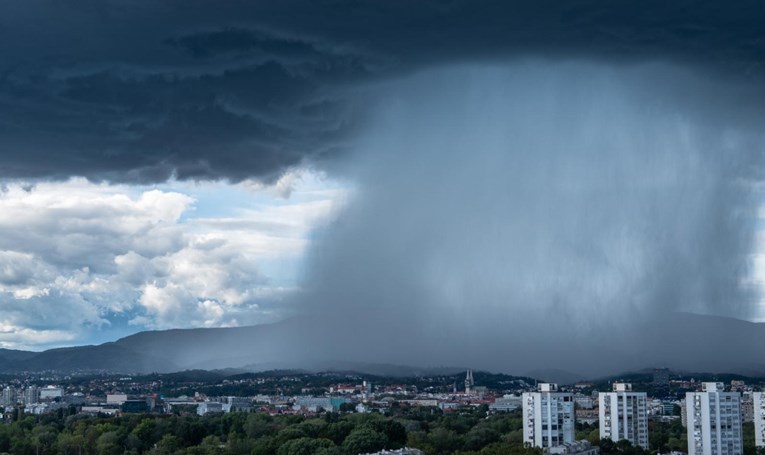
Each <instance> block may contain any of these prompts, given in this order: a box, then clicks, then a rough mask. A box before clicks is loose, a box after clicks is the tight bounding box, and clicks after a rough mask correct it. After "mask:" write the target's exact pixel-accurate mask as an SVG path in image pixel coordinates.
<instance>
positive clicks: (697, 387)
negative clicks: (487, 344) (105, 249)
mask: <svg viewBox="0 0 765 455" xmlns="http://www.w3.org/2000/svg"><path fill="white" fill-rule="evenodd" d="M463 374H464V380H460V381H456V380H453V381H452V383H451V384H449V383H448V379H449V378H447V377H440V378H436V379H434V378H418V379H417V381H411V382H409V381H408V380H407V379H406V378H399V379H398V380H396V379H394V378H386V379H385V381H383V382H384V383H379V384H375V383H373V382H372V381H371V380H370V379H363V376H362V375H354V374H345V375H343V374H339V373H323V374H316V375H307V374H300V375H296V374H290V373H289V372H285V373H278V372H273V373H270V374H267V375H266V374H264V375H255V374H251V375H245V376H243V377H239V378H237V377H233V378H226V379H222V380H212V379H210V378H206V379H205V378H202V379H194V378H193V377H190V378H186V379H173V380H168V379H167V378H166V377H165V376H163V375H156V376H151V377H139V378H133V377H130V376H122V377H115V376H113V375H102V376H93V377H89V378H85V379H78V380H73V378H72V377H59V378H57V377H51V378H44V377H39V378H35V380H34V381H32V380H31V379H30V378H22V377H19V378H15V379H12V380H8V381H7V382H6V383H5V385H4V387H3V389H2V397H1V399H0V406H2V415H1V416H2V419H3V420H4V421H6V422H9V421H13V420H18V419H20V418H21V417H22V416H26V415H38V416H39V415H44V414H46V413H59V414H69V415H74V414H91V415H101V416H119V415H124V414H136V413H140V414H184V413H185V414H196V415H199V416H204V415H207V414H211V413H234V412H248V413H264V414H270V415H289V414H296V415H302V416H310V415H319V414H323V413H328V412H330V413H374V412H377V413H385V412H386V410H389V409H391V408H395V407H411V408H433V409H438V410H440V411H441V412H445V413H449V412H459V411H460V410H462V409H465V408H473V409H475V408H481V409H485V412H486V413H487V415H489V414H494V413H508V412H520V413H521V414H522V417H523V442H524V446H526V447H538V448H541V449H543V451H544V452H545V453H551V454H561V455H564V454H571V455H573V454H576V455H597V454H598V453H599V447H597V446H594V445H592V444H591V442H590V441H587V440H581V439H580V440H577V438H576V433H577V423H579V424H580V426H581V424H586V425H590V426H596V428H597V429H598V431H599V437H600V438H602V439H610V440H612V441H614V442H618V441H628V442H629V443H630V444H631V445H632V446H635V447H640V448H642V449H645V450H648V449H649V420H651V419H656V420H661V421H663V422H671V421H677V420H679V421H680V422H681V423H682V425H683V427H684V428H686V432H687V448H688V451H687V453H688V454H689V455H742V454H743V446H744V442H743V434H744V432H743V430H742V426H743V424H746V423H751V422H753V424H754V438H755V441H754V443H755V445H756V447H758V448H759V447H763V448H765V397H763V393H765V392H762V391H761V390H765V387H763V384H747V383H746V382H745V381H743V380H737V379H733V380H730V381H728V382H727V383H723V382H720V381H707V380H695V379H692V378H691V379H685V378H681V379H671V378H670V372H669V370H667V369H656V370H654V371H653V374H652V378H651V380H650V382H643V383H642V384H643V386H644V388H646V389H648V390H647V391H646V390H638V387H636V386H633V384H632V383H629V382H626V381H606V382H600V383H592V382H580V383H576V384H571V385H565V386H563V385H561V386H559V385H557V384H554V383H545V382H538V381H534V380H532V379H529V378H513V377H508V379H507V380H505V381H499V382H498V384H500V385H501V387H497V386H496V385H497V381H494V385H495V387H487V386H486V385H482V384H480V383H479V382H478V381H476V378H475V374H474V372H473V371H471V370H468V371H467V372H466V373H463ZM45 379H50V380H58V381H59V382H60V383H61V384H64V383H66V384H67V385H58V384H49V385H38V384H33V383H31V382H37V383H39V382H40V381H44V380H45ZM317 379H318V381H317ZM335 380H337V381H336V382H335ZM353 380H356V381H353ZM394 381H398V382H394ZM317 382H318V383H319V384H327V385H318V386H317ZM413 382H415V383H416V384H415V383H413ZM168 383H169V384H170V385H168ZM428 383H432V384H433V385H431V386H428V385H427V384H428ZM635 385H637V384H635ZM298 388H299V392H298ZM168 389H170V390H177V391H187V392H189V393H188V394H185V393H184V394H178V395H170V394H168V393H166V392H161V390H168ZM195 389H197V390H196V391H193V390H195ZM216 389H217V390H220V393H215V392H216ZM269 389H271V390H272V392H273V393H256V394H251V395H245V394H241V395H231V394H227V393H226V392H230V391H233V390H242V391H247V390H269ZM192 391H193V392H192ZM391 453H392V452H391ZM401 453H403V452H401ZM407 453H409V452H407ZM412 453H414V452H412ZM675 453H681V452H675Z"/></svg>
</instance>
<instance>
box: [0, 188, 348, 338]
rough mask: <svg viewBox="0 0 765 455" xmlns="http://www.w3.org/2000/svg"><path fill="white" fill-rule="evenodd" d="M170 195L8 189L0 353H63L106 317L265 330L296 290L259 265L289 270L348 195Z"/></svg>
mask: <svg viewBox="0 0 765 455" xmlns="http://www.w3.org/2000/svg"><path fill="white" fill-rule="evenodd" d="M306 182H308V183H306ZM301 184H302V185H305V186H311V187H310V188H309V189H308V190H303V189H302V188H301ZM172 186H173V185H168V186H165V187H164V188H163V189H157V188H143V189H141V188H136V187H127V186H109V185H105V184H94V183H90V182H87V181H84V180H81V179H75V180H70V181H67V182H49V183H40V184H37V185H35V186H33V187H31V188H25V187H24V186H23V185H22V184H9V185H6V189H5V191H3V192H2V193H0V213H2V217H0V322H1V323H2V325H0V329H2V328H3V327H4V328H7V329H8V330H7V331H5V332H3V334H2V335H0V346H6V347H34V346H38V347H45V346H52V345H57V344H61V343H64V344H69V343H71V342H72V341H78V340H83V339H86V338H87V337H88V333H89V332H90V331H92V330H109V327H110V326H111V324H112V322H113V321H114V320H115V317H120V318H121V320H122V321H123V322H122V324H124V321H129V323H130V324H131V325H133V326H136V328H143V327H145V328H159V329H162V328H171V327H197V326H204V327H212V326H232V325H241V324H249V323H255V322H258V321H262V320H271V319H273V318H274V317H275V315H277V314H278V307H274V302H278V301H279V299H281V298H282V297H283V296H284V295H285V293H289V292H292V291H293V289H294V287H292V286H286V287H285V286H284V285H283V284H282V283H273V282H272V281H273V280H272V278H271V276H270V275H269V273H270V272H269V270H268V267H266V268H265V269H264V268H263V263H264V261H265V262H268V261H284V262H286V263H288V264H292V265H293V266H294V265H296V264H298V263H299V261H300V259H301V257H302V254H303V252H304V250H305V248H306V246H307V245H308V243H309V238H310V235H311V232H312V231H313V230H314V229H315V228H316V227H317V226H320V225H322V223H325V222H327V221H328V220H330V219H331V217H332V214H333V213H334V212H335V211H336V209H337V207H338V206H339V205H340V204H341V203H342V201H343V196H344V195H345V194H346V193H345V192H344V190H331V191H327V192H326V193H321V191H322V190H324V189H326V188H323V187H322V185H318V186H317V184H316V180H315V179H313V177H309V178H305V177H304V176H303V175H302V174H297V173H296V174H295V175H292V176H290V177H285V178H284V179H282V180H280V181H279V182H277V183H276V184H275V185H274V186H273V187H268V188H266V187H264V188H265V189H263V191H261V192H265V193H267V194H266V196H263V195H262V194H261V195H256V194H255V193H253V188H251V187H248V184H240V185H239V186H236V185H223V184H221V183H214V184H209V185H208V186H203V185H202V186H200V185H192V184H186V183H179V184H177V185H175V187H176V188H177V189H175V190H174V189H172V188H171V187H172ZM250 186H251V185H250ZM230 194H234V195H236V196H237V197H233V198H228V199H226V197H227V196H228V195H230ZM240 196H241V197H240ZM284 198H286V199H284ZM210 200H212V201H213V202H214V204H213V203H210V202H209V201H210ZM220 200H223V202H222V203H221V202H220ZM198 205H201V206H202V209H199V210H198V208H197V206H198ZM210 206H214V208H215V210H212V211H211V210H210V209H209V207H210ZM213 211H215V212H216V213H211V212H213ZM293 268H297V267H293ZM2 330H4V329H2ZM14 333H15V334H17V336H14Z"/></svg>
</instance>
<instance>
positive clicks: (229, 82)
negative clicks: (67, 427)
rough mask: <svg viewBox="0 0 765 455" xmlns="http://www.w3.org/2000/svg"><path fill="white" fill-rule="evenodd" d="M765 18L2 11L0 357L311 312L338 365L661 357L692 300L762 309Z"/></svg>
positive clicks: (289, 8)
mask: <svg viewBox="0 0 765 455" xmlns="http://www.w3.org/2000/svg"><path fill="white" fill-rule="evenodd" d="M762 23H765V6H763V5H762V4H761V3H759V2H756V1H754V0H750V1H741V2H737V3H736V4H735V5H730V6H726V5H721V4H718V3H716V2H712V1H706V2H695V3H685V2H677V3H671V4H668V3H666V2H661V1H648V2H639V3H638V2H632V3H630V2H616V3H609V4H604V3H603V2H596V1H594V0H579V1H576V2H565V3H564V2H552V1H542V2H539V1H533V2H532V1H510V2H504V1H494V0H486V1H478V2H473V1H467V0H426V1H421V2H407V1H403V0H393V1H386V2H373V1H362V2H354V1H345V0H326V1H325V0H320V1H315V0H314V1H307V0H288V1H283V2H267V1H244V0H241V1H239V0H236V1H231V2H226V4H225V5H221V4H216V3H213V2H209V1H202V0H191V1H188V0H185V1H181V0H169V1H165V2H161V3H159V2H150V1H145V0H92V1H60V0H29V1H24V2H5V3H2V4H0V40H2V41H3V42H4V43H7V44H10V45H6V46H2V47H0V153H1V155H0V156H1V157H2V161H0V347H2V348H11V349H27V350H34V351H39V350H44V349H48V348H53V347H61V346H74V345H83V344H98V343H102V342H107V341H113V340H116V339H118V338H120V337H123V336H126V335H129V334H133V333H136V332H139V331H143V330H164V329H173V328H196V327H233V326H245V325H257V324H266V323H272V322H278V321H283V320H288V319H290V318H293V317H297V320H300V321H307V322H305V325H312V324H317V325H320V326H322V327H324V328H325V330H324V331H322V332H321V335H319V337H320V338H321V339H319V340H314V339H312V338H310V336H309V335H308V334H306V335H300V333H303V332H306V333H310V334H314V335H315V333H314V332H313V331H312V330H313V329H310V330H298V331H297V332H296V335H295V336H296V337H297V339H296V342H298V343H306V344H310V345H311V349H312V351H311V352H319V351H321V352H323V353H324V354H326V355H327V356H329V355H334V356H336V357H338V356H339V357H342V358H347V359H349V360H351V359H353V360H358V359H360V358H363V356H365V355H368V356H369V357H370V358H369V359H368V360H370V361H379V362H393V363H402V364H405V363H410V364H411V363H417V362H426V361H434V362H441V361H447V360H448V359H450V358H453V359H455V364H461V363H464V362H465V359H471V360H472V359H474V360H475V362H476V365H481V366H484V365H492V363H491V362H492V359H493V358H494V357H496V356H498V355H503V354H502V352H503V351H499V350H497V349H495V347H496V346H517V345H519V344H522V343H524V342H525V341H524V340H529V339H533V340H536V341H535V342H536V343H537V344H536V345H535V346H531V347H528V349H527V351H523V350H521V349H520V348H515V347H514V348H508V349H507V353H508V354H507V355H509V356H512V359H505V360H503V362H504V363H502V362H500V363H498V364H497V368H496V369H495V370H493V371H498V370H502V369H506V365H507V364H508V363H507V362H511V361H512V362H520V363H524V362H526V361H527V360H528V359H529V358H531V357H533V356H535V355H541V353H545V355H547V354H548V353H549V352H552V351H554V347H555V346H556V345H559V344H561V343H562V342H568V340H574V341H573V342H572V344H571V345H570V346H569V348H570V349H571V352H590V351H591V350H595V351H597V352H598V353H602V354H603V355H604V356H608V355H612V356H616V354H615V353H616V352H622V351H621V350H627V351H626V352H630V353H633V354H634V355H635V357H636V358H647V357H641V356H643V355H644V354H646V353H645V352H642V351H641V352H638V351H639V349H638V348H634V347H633V346H632V345H631V344H630V343H632V341H633V340H635V339H636V338H635V337H637V336H639V335H640V334H645V333H647V332H646V331H645V330H646V329H645V328H646V327H653V326H655V324H656V322H657V321H660V320H661V319H662V318H665V317H666V316H667V315H669V314H673V313H678V312H681V313H693V314H701V315H712V316H722V317H730V318H736V319H741V320H744V321H751V322H763V321H765V298H764V297H763V290H765V222H764V220H765V185H764V183H765V180H764V179H763V177H764V175H763V170H764V169H765V64H764V63H763V62H765V33H763V32H762V31H761V28H762V26H761V24H762ZM382 327H384V328H386V329H385V330H388V331H392V333H393V335H394V336H393V338H395V340H389V339H388V338H389V337H390V335H391V332H384V331H382V329H381V328H382ZM613 327H620V328H623V329H624V334H625V335H624V336H623V339H612V338H613V337H609V336H607V335H604V333H606V332H608V330H611V329H612V328H613ZM304 329H305V327H304ZM677 330H678V333H679V334H682V331H683V327H678V329H677ZM540 334H545V336H544V337H542V336H541V335H540ZM301 336H304V337H305V338H301ZM354 337H355V338H354ZM617 338H618V337H617ZM349 340H355V341H357V342H358V343H351V342H350V341H349ZM351 344H353V346H351ZM365 344H368V345H371V347H367V346H365ZM275 349H277V350H278V347H275ZM365 349H366V350H365ZM635 349H637V350H635ZM646 349H648V348H646ZM754 349H755V346H752V347H751V351H747V350H744V351H743V352H741V353H738V354H737V355H739V356H741V357H740V358H744V357H745V356H747V355H750V354H751V353H752V352H754ZM402 351H405V352H404V353H402ZM285 352H286V351H285ZM290 352H292V351H290ZM560 355H561V357H562V358H564V357H566V356H567V355H568V354H566V353H561V354H560ZM306 356H308V354H306ZM397 359H400V362H397ZM564 360H565V359H564ZM521 371H522V370H521Z"/></svg>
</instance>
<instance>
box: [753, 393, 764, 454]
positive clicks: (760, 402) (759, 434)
mask: <svg viewBox="0 0 765 455" xmlns="http://www.w3.org/2000/svg"><path fill="white" fill-rule="evenodd" d="M764 395H765V392H754V393H752V401H753V402H754V403H753V407H754V445H755V446H757V447H765V396H764Z"/></svg>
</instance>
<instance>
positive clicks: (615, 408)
mask: <svg viewBox="0 0 765 455" xmlns="http://www.w3.org/2000/svg"><path fill="white" fill-rule="evenodd" d="M598 402H599V404H600V407H599V410H598V417H599V422H600V437H601V438H605V439H610V440H612V441H614V442H616V441H620V440H622V439H626V440H627V441H629V442H630V443H632V445H633V446H635V447H638V446H639V447H642V448H643V449H645V450H648V409H647V406H646V393H645V392H633V391H632V384H623V383H618V382H617V383H614V385H613V391H612V392H600V393H598Z"/></svg>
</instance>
